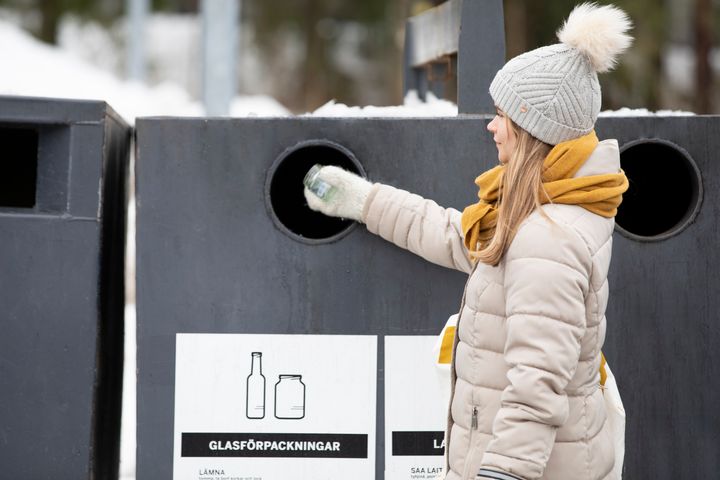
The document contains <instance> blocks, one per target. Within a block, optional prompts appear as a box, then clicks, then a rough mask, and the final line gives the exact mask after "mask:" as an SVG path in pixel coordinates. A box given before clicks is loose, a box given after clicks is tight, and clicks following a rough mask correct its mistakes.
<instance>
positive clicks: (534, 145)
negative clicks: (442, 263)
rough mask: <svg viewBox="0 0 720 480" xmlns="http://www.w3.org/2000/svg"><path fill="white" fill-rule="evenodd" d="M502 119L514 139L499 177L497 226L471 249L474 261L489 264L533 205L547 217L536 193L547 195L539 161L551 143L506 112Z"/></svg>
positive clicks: (499, 257)
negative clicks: (487, 238) (477, 247)
mask: <svg viewBox="0 0 720 480" xmlns="http://www.w3.org/2000/svg"><path fill="white" fill-rule="evenodd" d="M505 121H506V122H507V127H508V130H510V129H512V132H513V133H514V134H515V138H516V139H517V141H516V143H515V149H514V150H513V152H512V154H511V155H510V159H509V161H508V162H507V165H506V166H505V171H504V172H503V174H502V177H501V179H500V193H499V196H498V202H497V208H498V217H497V226H496V227H495V233H494V234H493V237H492V240H490V242H488V243H487V244H486V245H485V246H483V248H481V249H480V250H478V251H477V252H472V253H471V255H472V256H473V257H474V258H475V259H477V260H478V261H481V262H483V263H486V264H488V265H493V266H496V265H497V264H499V263H500V260H502V258H503V256H504V255H505V252H506V251H507V249H508V247H509V246H510V243H511V242H512V240H513V238H514V237H515V233H516V232H517V229H518V227H519V226H520V223H522V221H523V220H525V219H526V218H527V217H528V216H529V215H530V214H531V213H532V212H533V211H534V210H535V209H536V208H538V209H539V210H540V213H541V214H542V215H543V216H545V217H547V215H545V213H544V212H543V210H542V208H541V203H542V202H541V197H540V195H541V192H542V195H544V196H546V195H547V194H546V193H545V190H544V188H543V185H542V173H543V161H544V160H545V157H547V154H548V153H550V150H551V149H552V145H548V144H547V143H544V142H542V141H541V140H538V139H537V138H535V137H533V136H532V135H530V134H529V133H528V132H527V131H525V130H524V129H522V128H520V127H518V126H517V125H516V124H515V122H513V121H512V120H510V118H509V117H507V116H506V117H505ZM542 200H546V199H545V198H543V199H542Z"/></svg>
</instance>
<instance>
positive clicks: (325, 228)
mask: <svg viewBox="0 0 720 480" xmlns="http://www.w3.org/2000/svg"><path fill="white" fill-rule="evenodd" d="M316 163H319V164H321V165H336V166H338V167H341V168H344V169H345V170H349V171H351V172H354V173H357V174H358V175H362V176H363V177H364V176H365V171H364V170H363V168H362V166H361V165H360V163H359V162H358V161H357V159H356V158H355V156H354V155H353V154H352V152H350V151H349V150H348V149H346V148H345V147H342V146H341V145H338V144H335V143H332V142H327V141H308V142H303V143H301V144H299V145H296V146H294V147H292V148H290V149H288V150H286V151H285V152H284V153H283V154H282V155H280V157H278V159H277V160H276V161H275V163H274V164H273V166H272V167H271V168H270V171H269V172H268V179H269V180H268V182H267V185H266V195H267V198H266V200H267V201H268V202H269V205H270V210H271V212H272V216H273V219H274V221H275V223H276V225H278V227H279V228H280V229H281V230H283V231H284V232H285V233H287V234H288V235H290V236H291V237H293V238H295V239H296V240H300V241H302V242H305V243H326V242H331V241H334V240H337V239H338V238H340V237H342V236H344V235H346V234H347V233H348V232H349V231H350V230H351V229H352V227H353V226H354V225H355V222H353V221H352V220H344V219H340V218H337V217H329V216H327V215H324V214H322V213H320V212H316V211H314V210H311V209H310V208H309V207H308V206H307V202H306V201H305V196H304V195H303V189H304V186H303V178H304V177H305V174H306V173H307V172H308V170H310V168H311V167H312V166H313V165H315V164H316Z"/></svg>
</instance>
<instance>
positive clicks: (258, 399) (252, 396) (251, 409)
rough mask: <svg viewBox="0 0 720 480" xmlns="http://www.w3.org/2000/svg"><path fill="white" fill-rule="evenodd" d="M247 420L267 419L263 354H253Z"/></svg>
mask: <svg viewBox="0 0 720 480" xmlns="http://www.w3.org/2000/svg"><path fill="white" fill-rule="evenodd" d="M245 415H246V416H247V418H250V419H253V418H265V377H264V376H263V374H262V352H252V366H251V370H250V375H248V377H247V397H246V399H245Z"/></svg>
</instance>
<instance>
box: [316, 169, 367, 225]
mask: <svg viewBox="0 0 720 480" xmlns="http://www.w3.org/2000/svg"><path fill="white" fill-rule="evenodd" d="M318 178H319V179H320V180H322V181H324V182H326V183H329V184H330V185H332V186H333V187H335V191H334V192H332V194H331V195H330V196H329V198H327V199H325V200H323V199H321V198H320V197H318V196H317V195H315V194H314V193H313V192H311V191H310V190H309V189H308V188H307V187H305V199H306V200H307V203H308V206H309V207H310V208H311V209H313V210H316V211H318V212H322V213H324V214H325V215H330V216H331V217H342V218H350V219H352V220H357V221H358V222H361V221H362V213H363V207H364V206H365V201H366V200H367V197H368V195H369V194H370V189H371V188H372V183H370V182H368V181H367V180H365V179H364V178H362V177H360V176H359V175H355V174H354V173H350V172H348V171H347V170H343V169H342V168H340V167H336V166H333V165H328V166H325V167H322V168H321V169H320V172H319V173H318Z"/></svg>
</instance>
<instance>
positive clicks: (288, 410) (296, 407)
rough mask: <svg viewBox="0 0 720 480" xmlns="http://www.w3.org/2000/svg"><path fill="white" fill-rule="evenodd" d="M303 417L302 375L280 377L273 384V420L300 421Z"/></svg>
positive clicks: (303, 390)
mask: <svg viewBox="0 0 720 480" xmlns="http://www.w3.org/2000/svg"><path fill="white" fill-rule="evenodd" d="M303 417H305V384H304V383H303V382H302V375H280V376H279V380H278V382H277V383H276V384H275V418H279V419H281V420H300V419H301V418H303Z"/></svg>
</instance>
